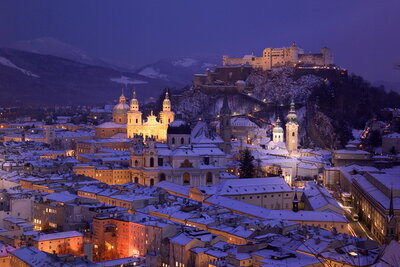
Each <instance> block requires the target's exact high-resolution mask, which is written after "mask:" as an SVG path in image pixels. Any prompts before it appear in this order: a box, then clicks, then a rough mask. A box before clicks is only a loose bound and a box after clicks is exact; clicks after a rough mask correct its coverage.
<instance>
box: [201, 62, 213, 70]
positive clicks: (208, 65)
mask: <svg viewBox="0 0 400 267" xmlns="http://www.w3.org/2000/svg"><path fill="white" fill-rule="evenodd" d="M214 66H215V65H214V64H212V63H203V65H201V68H202V69H207V68H212V67H214Z"/></svg>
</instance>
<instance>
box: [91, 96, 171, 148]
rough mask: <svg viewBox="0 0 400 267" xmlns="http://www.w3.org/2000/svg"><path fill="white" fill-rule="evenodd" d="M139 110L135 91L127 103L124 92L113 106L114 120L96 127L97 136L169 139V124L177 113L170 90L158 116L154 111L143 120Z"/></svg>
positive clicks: (99, 137) (161, 140)
mask: <svg viewBox="0 0 400 267" xmlns="http://www.w3.org/2000/svg"><path fill="white" fill-rule="evenodd" d="M142 117H143V114H142V112H141V111H140V110H139V101H138V100H137V98H136V92H135V91H133V95H132V99H131V101H130V103H129V105H128V104H127V99H126V97H125V96H124V94H123V93H122V94H121V96H120V97H119V102H118V104H117V105H115V107H114V108H113V121H111V122H105V123H102V124H100V125H98V126H97V127H96V138H97V139H105V138H133V137H135V136H136V135H141V136H143V137H144V138H146V137H153V138H155V140H156V141H158V142H165V141H166V140H167V129H168V124H169V123H171V122H173V121H174V118H175V114H174V112H173V111H171V101H170V99H169V96H168V92H166V93H165V98H164V101H163V104H162V111H161V112H160V114H159V118H157V117H156V116H155V115H154V114H153V111H152V112H151V113H150V115H148V116H147V118H146V120H143V118H142Z"/></svg>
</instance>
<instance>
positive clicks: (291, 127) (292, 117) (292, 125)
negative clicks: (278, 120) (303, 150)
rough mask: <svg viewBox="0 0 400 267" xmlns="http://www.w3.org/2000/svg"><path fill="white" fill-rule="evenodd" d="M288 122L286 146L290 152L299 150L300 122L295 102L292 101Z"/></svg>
mask: <svg viewBox="0 0 400 267" xmlns="http://www.w3.org/2000/svg"><path fill="white" fill-rule="evenodd" d="M286 118H287V122H286V148H287V150H288V151H289V152H292V151H297V146H298V143H299V136H298V132H299V124H298V123H297V115H296V109H295V105H294V102H293V100H292V102H291V103H290V110H289V114H288V115H287V117H286Z"/></svg>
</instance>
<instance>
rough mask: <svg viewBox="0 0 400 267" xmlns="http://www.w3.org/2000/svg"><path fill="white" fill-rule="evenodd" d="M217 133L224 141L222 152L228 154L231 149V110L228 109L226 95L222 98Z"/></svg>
mask: <svg viewBox="0 0 400 267" xmlns="http://www.w3.org/2000/svg"><path fill="white" fill-rule="evenodd" d="M219 133H220V135H221V137H222V140H224V144H223V148H222V150H223V151H224V152H225V153H227V154H230V153H231V149H232V144H231V138H232V126H231V109H230V108H229V105H228V97H227V96H226V95H225V96H224V102H223V104H222V108H221V111H220V113H219Z"/></svg>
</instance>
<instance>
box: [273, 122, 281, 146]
mask: <svg viewBox="0 0 400 267" xmlns="http://www.w3.org/2000/svg"><path fill="white" fill-rule="evenodd" d="M272 141H273V142H274V143H279V142H283V128H282V126H281V120H280V119H279V117H278V119H277V120H276V126H275V127H274V129H272Z"/></svg>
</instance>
